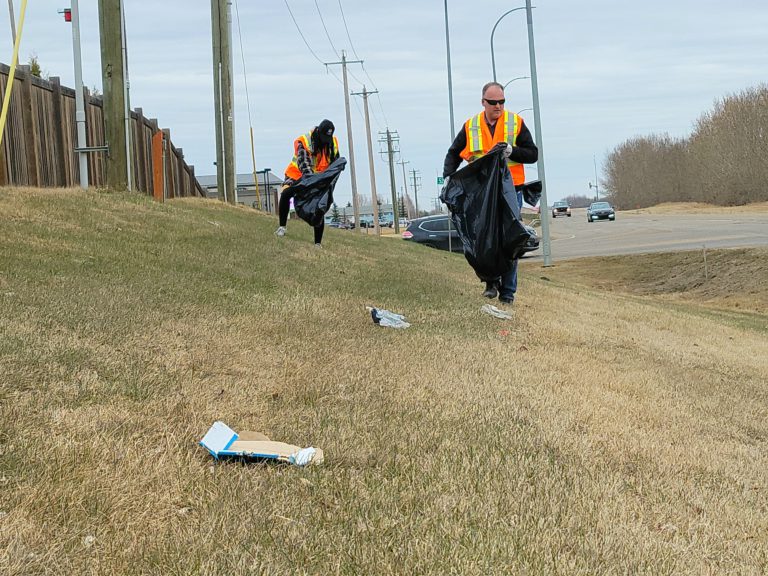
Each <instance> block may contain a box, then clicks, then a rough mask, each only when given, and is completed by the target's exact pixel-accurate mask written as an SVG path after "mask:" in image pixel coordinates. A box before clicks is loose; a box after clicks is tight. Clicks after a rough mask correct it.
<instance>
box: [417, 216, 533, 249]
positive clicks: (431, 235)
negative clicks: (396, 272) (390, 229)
mask: <svg viewBox="0 0 768 576" xmlns="http://www.w3.org/2000/svg"><path fill="white" fill-rule="evenodd" d="M524 226H525V229H526V231H527V232H528V235H529V236H530V238H529V239H528V242H527V243H526V245H525V248H523V253H526V252H531V251H533V250H538V249H539V236H538V234H536V230H534V229H533V228H531V227H530V226H527V225H524ZM449 227H450V238H451V251H453V252H464V247H463V245H462V244H461V239H460V238H459V233H458V232H457V231H456V228H455V227H454V226H453V223H452V222H450V216H449V215H447V214H435V215H433V216H425V217H423V218H415V219H414V220H411V221H410V223H409V224H408V227H407V228H406V229H405V232H403V234H402V236H403V240H409V241H411V242H416V243H418V244H424V245H426V246H430V247H432V248H437V249H439V250H448V236H449Z"/></svg>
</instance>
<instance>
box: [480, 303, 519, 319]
mask: <svg viewBox="0 0 768 576" xmlns="http://www.w3.org/2000/svg"><path fill="white" fill-rule="evenodd" d="M480 311H481V312H484V313H486V314H488V315H489V316H493V317H494V318H500V319H501V320H511V319H512V314H510V313H509V312H504V310H499V309H498V308H496V306H494V305H493V304H485V305H483V306H482V307H481V308H480Z"/></svg>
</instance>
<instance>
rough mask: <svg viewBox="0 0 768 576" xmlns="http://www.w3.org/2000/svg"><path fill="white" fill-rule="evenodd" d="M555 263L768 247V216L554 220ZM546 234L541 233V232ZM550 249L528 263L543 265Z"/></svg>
mask: <svg viewBox="0 0 768 576" xmlns="http://www.w3.org/2000/svg"><path fill="white" fill-rule="evenodd" d="M549 222H550V237H551V239H552V242H551V256H552V260H553V261H557V260H566V259H570V258H580V257H583V256H612V255H617V254H640V253H644V252H672V251H679V250H696V249H701V248H702V247H703V246H706V247H707V248H738V247H748V246H768V214H766V213H754V214H750V213H742V214H722V215H721V214H637V213H633V212H631V211H630V212H618V213H617V214H616V220H615V221H614V222H611V221H608V220H600V221H596V222H592V223H588V222H587V216H586V211H585V209H576V210H573V216H571V217H570V218H567V217H558V218H556V219H554V220H553V219H552V218H551V217H550V221H549ZM539 230H540V229H539ZM543 250H544V246H543V244H542V246H541V247H540V248H539V249H538V250H537V251H536V252H533V253H532V254H530V255H529V256H528V257H526V260H543V259H544V252H543Z"/></svg>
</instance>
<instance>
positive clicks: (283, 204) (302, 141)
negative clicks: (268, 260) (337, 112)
mask: <svg viewBox="0 0 768 576" xmlns="http://www.w3.org/2000/svg"><path fill="white" fill-rule="evenodd" d="M335 130H336V128H335V126H334V125H333V122H331V121H330V120H323V121H322V122H320V124H318V125H317V126H315V127H314V128H313V129H312V131H311V132H308V133H306V134H303V135H301V136H299V137H298V138H296V140H294V142H293V160H291V163H290V164H289V165H288V167H287V168H286V169H285V182H284V183H283V188H282V192H281V194H280V203H279V205H278V216H279V220H280V226H279V227H278V229H277V230H276V231H275V234H277V236H278V237H280V238H282V237H283V236H285V233H286V232H287V228H286V226H287V224H288V212H289V211H290V209H291V198H293V192H292V191H291V189H290V187H291V186H292V185H293V184H295V183H296V182H298V181H299V180H301V179H302V178H303V177H304V176H309V175H310V174H315V173H317V172H324V171H325V170H326V168H328V166H329V165H330V164H331V163H332V162H333V161H334V160H336V159H337V158H338V157H339V141H338V140H337V139H336V136H334V135H333V133H334V131H335ZM324 229H325V224H320V225H319V226H316V227H315V246H317V247H318V248H319V247H320V246H321V242H322V240H323V231H324Z"/></svg>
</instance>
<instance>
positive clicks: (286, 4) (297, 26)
mask: <svg viewBox="0 0 768 576" xmlns="http://www.w3.org/2000/svg"><path fill="white" fill-rule="evenodd" d="M283 2H285V7H286V8H288V14H290V15H291V20H293V24H294V26H296V30H297V31H298V32H299V36H301V39H302V40H304V45H305V46H306V47H307V50H309V51H310V52H311V53H312V56H314V57H315V60H317V61H318V62H320V64H325V62H323V61H322V60H321V59H320V57H319V56H318V55H317V54H315V51H314V50H312V48H310V47H309V42H307V39H306V38H304V34H302V33H301V28H299V23H298V22H296V18H295V17H294V15H293V12H292V11H291V7H290V6H288V0H283Z"/></svg>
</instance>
